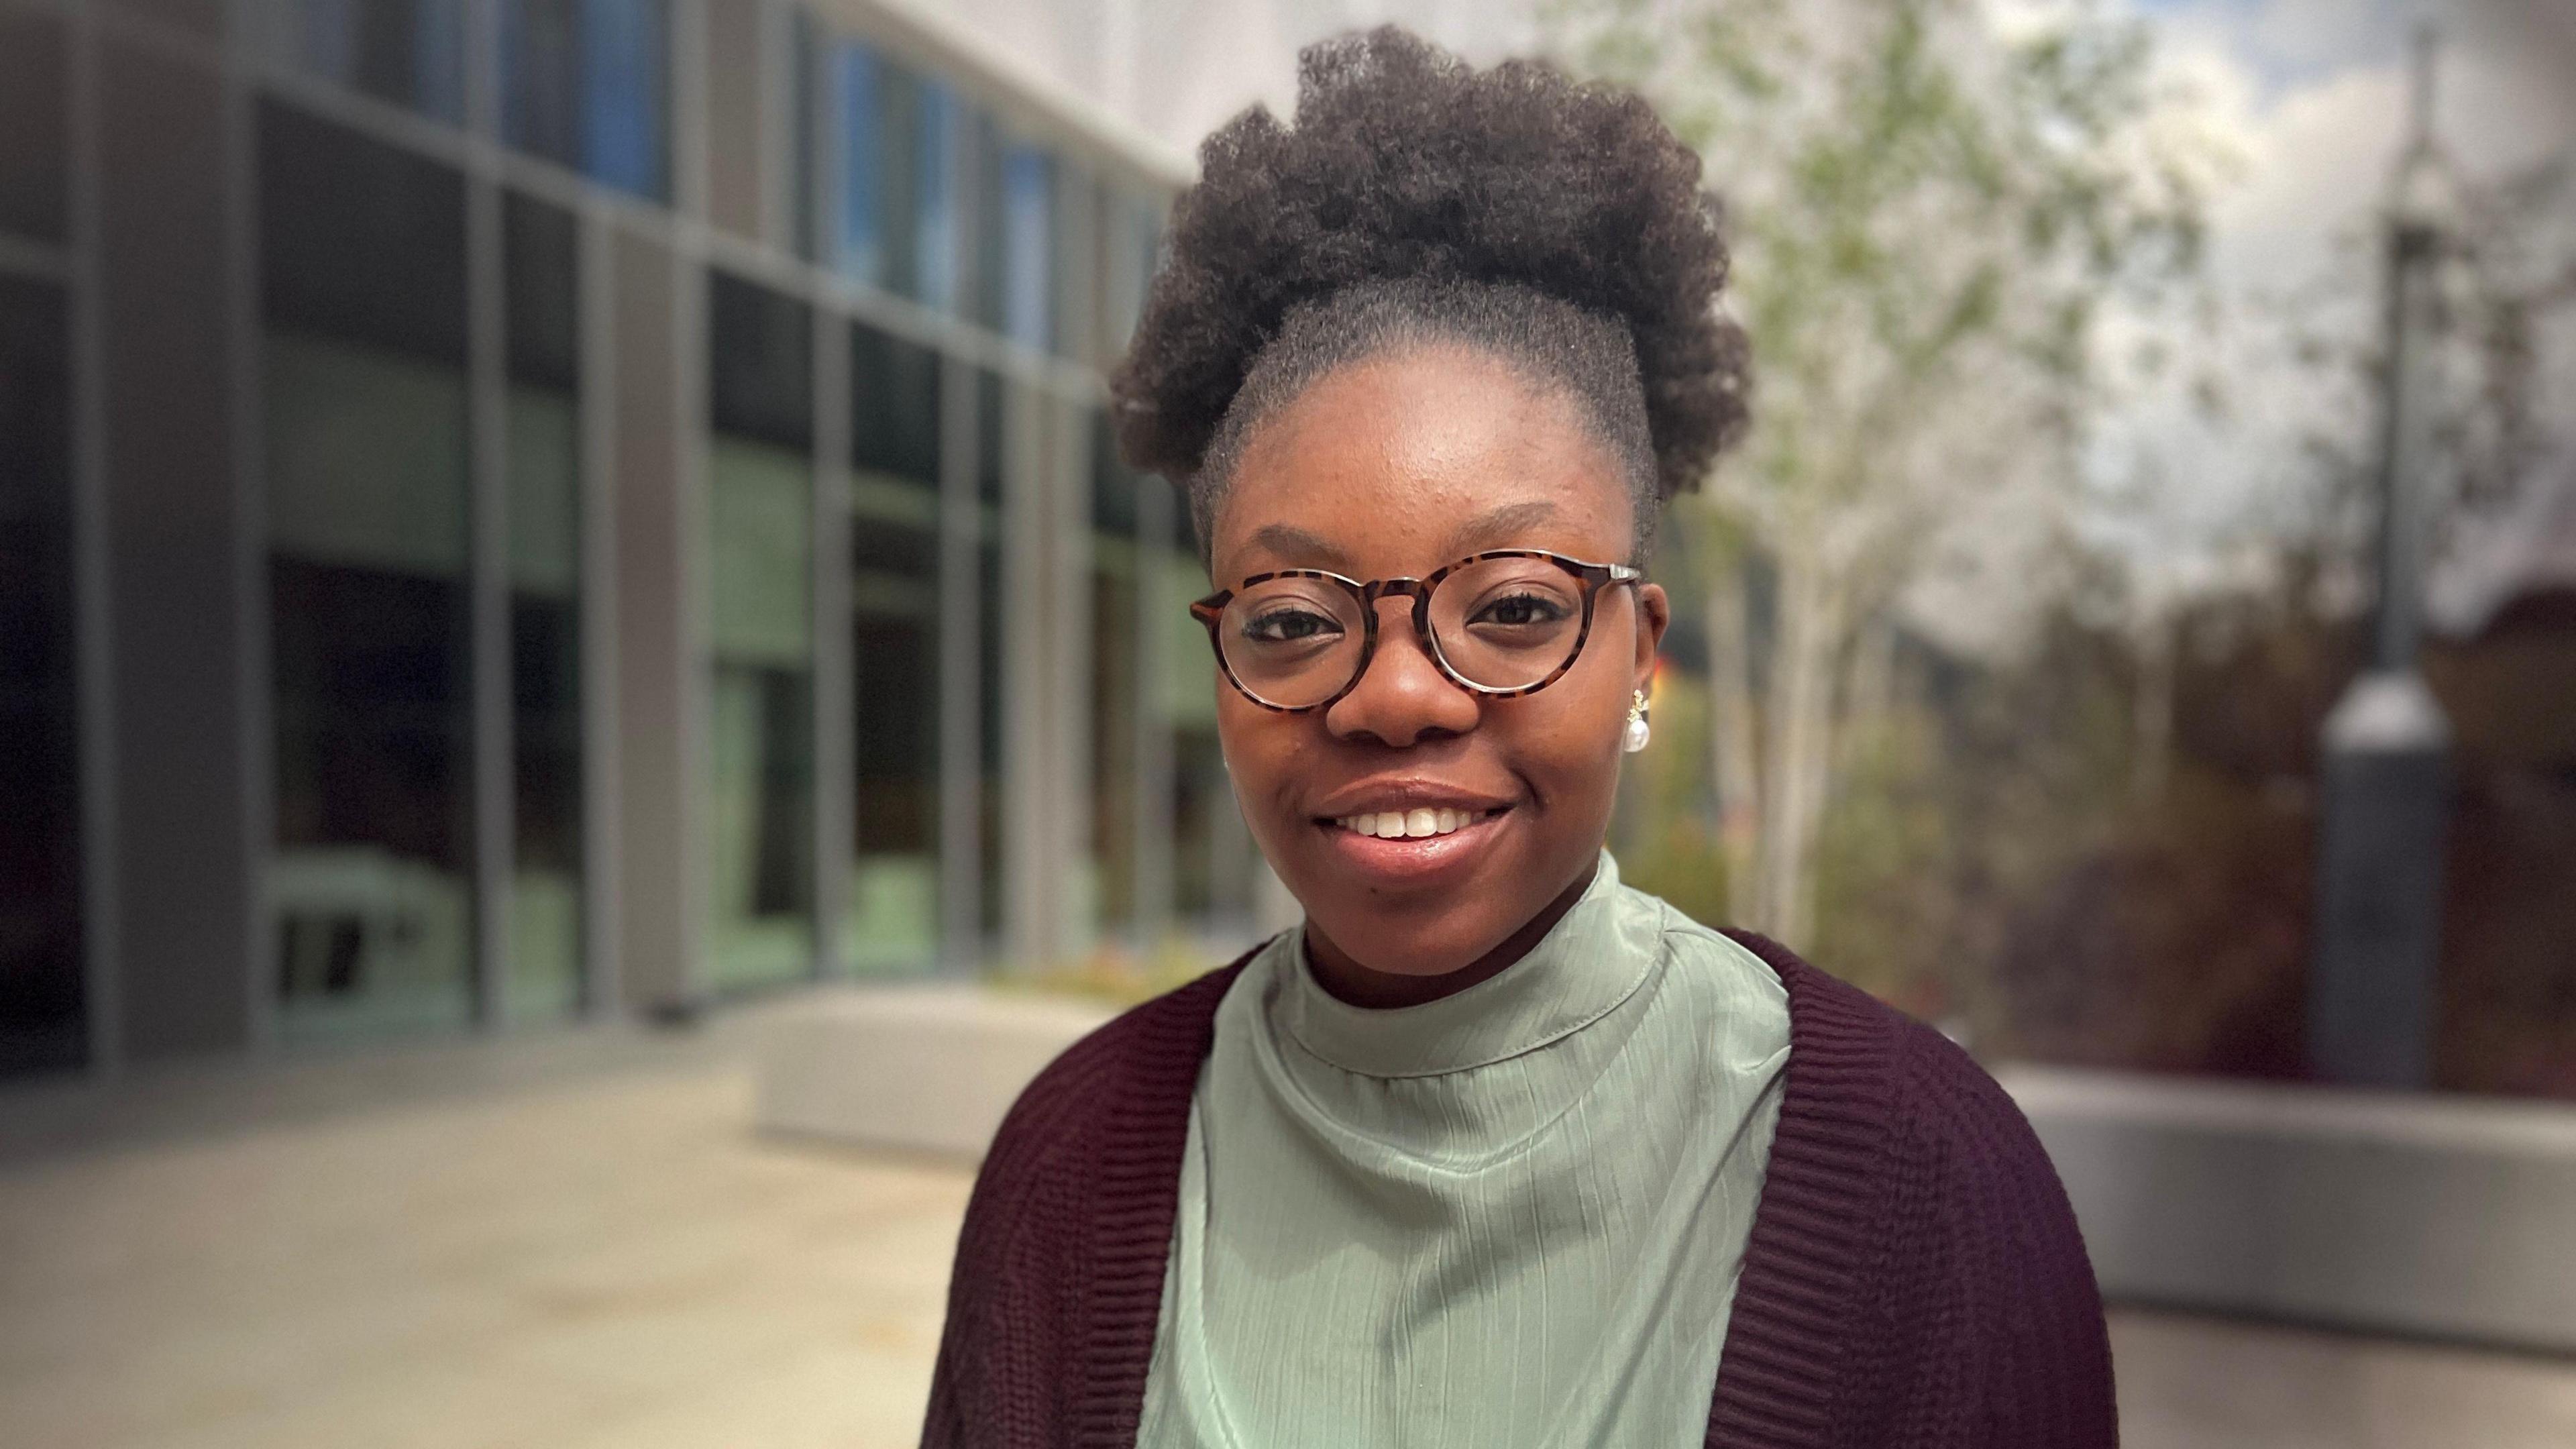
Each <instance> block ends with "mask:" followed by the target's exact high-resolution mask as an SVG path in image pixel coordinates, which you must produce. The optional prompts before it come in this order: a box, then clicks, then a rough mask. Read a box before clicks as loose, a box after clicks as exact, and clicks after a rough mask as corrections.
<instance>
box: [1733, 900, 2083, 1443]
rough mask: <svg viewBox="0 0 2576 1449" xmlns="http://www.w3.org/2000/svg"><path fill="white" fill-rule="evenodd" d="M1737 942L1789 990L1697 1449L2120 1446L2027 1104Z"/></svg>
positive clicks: (1768, 954)
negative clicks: (1753, 1209) (1767, 1147)
mask: <svg viewBox="0 0 2576 1449" xmlns="http://www.w3.org/2000/svg"><path fill="white" fill-rule="evenodd" d="M1737 939H1739V940H1741V941H1742V942H1743V943H1744V944H1746V945H1747V946H1750V947H1752V948H1753V949H1754V950H1755V951H1756V952H1757V953H1758V954H1761V955H1762V956H1763V957H1764V959H1766V960H1768V961H1769V962H1770V963H1771V965H1772V967H1773V969H1775V970H1777V971H1779V973H1780V975H1781V980H1782V983H1783V984H1784V985H1786V986H1787V987H1788V988H1789V993H1790V1003H1791V1006H1790V1013H1791V1014H1790V1020H1791V1039H1790V1057H1789V1070H1788V1078H1789V1079H1788V1084H1787V1088H1786V1091H1785V1093H1784V1098H1783V1105H1782V1108H1781V1122H1780V1128H1779V1135H1778V1138H1777V1140H1776V1143H1775V1146H1774V1148H1773V1153H1772V1163H1771V1178H1770V1181H1769V1183H1768V1184H1767V1185H1766V1187H1765V1189H1764V1195H1763V1202H1762V1208H1761V1210H1760V1212H1759V1213H1758V1214H1757V1215H1756V1218H1755V1221H1754V1228H1753V1237H1752V1242H1751V1244H1750V1246H1749V1247H1748V1249H1747V1252H1746V1258H1745V1269H1744V1274H1743V1277H1742V1279H1741V1280H1740V1282H1739V1285H1738V1288H1737V1295H1736V1307H1735V1316H1734V1318H1733V1320H1732V1322H1731V1324H1730V1326H1729V1331H1728V1338H1727V1345H1726V1353H1725V1358H1724V1360H1723V1366H1722V1368H1721V1369H1720V1371H1719V1378H1718V1386H1717V1392H1716V1395H1715V1401H1714V1403H1713V1404H1712V1412H1711V1416H1710V1425H1709V1438H1708V1442H1709V1443H1710V1444H1711V1445H1712V1446H1717V1445H1724V1446H1728V1449H1771V1446H1779V1449H1787V1446H1792V1445H1796V1446H1816V1445H1847V1446H1852V1449H1861V1446H1868V1449H1972V1446H1973V1449H2101V1446H2110V1445H2114V1444H2116V1443H2117V1442H2118V1437H2119V1431H2118V1424H2117V1414H2116V1409H2115V1405H2114V1401H2113V1395H2112V1380H2111V1358H2110V1341H2109V1336H2108V1333H2107V1331H2106V1329H2105V1327H2104V1324H2103V1318H2102V1303H2101V1298H2100V1296H2099V1293H2098V1292H2097V1290H2096V1288H2095V1286H2094V1280H2093V1270H2092V1265H2091V1263H2090V1261H2089V1260H2088V1259H2087V1257H2086V1256H2085V1252H2084V1243H2083V1239H2082V1237H2081V1236H2080V1235H2079V1234H2078V1232H2077V1230H2076V1226H2075V1216H2074V1212H2073V1210H2072V1208H2071V1207H2070V1206H2069V1205H2068V1203H2067V1200H2066V1194H2065V1191H2064V1189H2063V1188H2062V1187H2061V1186H2060V1185H2059V1183H2058V1180H2057V1174H2056V1172H2055V1170H2054V1169H2053V1168H2052V1167H2051V1166H2050V1165H2049V1161H2048V1157H2047V1154H2046V1152H2045V1151H2043V1150H2042V1148H2041V1147H2040V1145H2039V1139H2038V1137H2037V1136H2036V1135H2035V1134H2033V1133H2032V1131H2031V1129H2030V1125H2029V1123H2028V1122H2027V1121H2026V1120H2025V1119H2024V1118H2023V1116H2022V1114H2021V1111H2020V1109H2019V1108H2018V1107H2016V1106H2015V1105H2014V1104H2013V1102H2012V1099H2011V1098H2010V1097H2008V1096H2007V1095H2005V1093H2004V1091H2003V1089H2002V1088H2001V1087H1998V1086H1997V1085H1995V1082H1994V1080H1993V1079H1992V1078H1991V1077H1989V1076H1987V1075H1986V1073H1985V1072H1984V1070H1983V1069H1981V1068H1979V1067H1978V1066H1977V1064H1976V1063H1975V1062H1974V1061H1972V1060H1970V1059H1969V1057H1968V1055H1967V1054H1966V1053H1965V1052H1963V1051H1961V1050H1959V1048H1958V1047H1957V1046H1955V1045H1953V1044H1952V1043H1951V1042H1950V1041H1949V1040H1947V1039H1946V1038H1944V1037H1943V1036H1941V1034H1940V1033H1938V1032H1935V1031H1933V1030H1932V1029H1931V1028H1929V1027H1926V1026H1924V1025H1922V1024H1921V1023H1919V1022H1915V1021H1912V1020H1910V1019H1908V1018H1906V1017H1904V1016H1902V1015H1901V1014H1899V1013H1897V1012H1895V1011H1892V1010H1890V1009H1889V1008H1888V1007H1886V1006H1884V1005H1882V1004H1880V1003H1878V1002H1877V1001H1874V1000H1872V999H1871V998H1869V997H1868V996H1866V995H1864V994H1863V993H1861V992H1859V991H1856V990H1854V989H1853V988H1851V987H1849V986H1846V985H1844V984H1842V983H1841V982H1838V981H1835V980H1834V979H1833V978H1831V977H1829V976H1826V975H1824V974H1823V973H1822V972H1819V971H1817V970H1815V969H1814V968H1813V967H1810V966H1808V965H1806V964H1805V963H1804V962H1802V961H1799V960H1798V959H1797V958H1796V957H1795V956H1793V955H1791V954H1790V953H1788V952H1787V951H1786V950H1784V949H1783V948H1781V947H1780V946H1779V945H1778V944H1777V943H1775V942H1771V941H1768V940H1765V939H1763V938H1761V937H1757V936H1739V937H1738V938H1737Z"/></svg>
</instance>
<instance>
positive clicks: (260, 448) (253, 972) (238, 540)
mask: <svg viewBox="0 0 2576 1449" xmlns="http://www.w3.org/2000/svg"><path fill="white" fill-rule="evenodd" d="M230 9H231V25H230V27H229V31H228V35H229V39H228V41H227V43H226V45H225V47H224V49H223V51H222V56H223V107H224V147H225V152H226V159H227V160H228V162H229V163H230V164H229V165H227V166H226V168H225V169H226V171H227V173H228V175H227V177H226V181H227V184H226V186H225V188H224V233H225V234H224V249H225V263H226V266H227V268H228V270H229V271H230V273H231V278H230V280H231V286H230V288H229V298H228V300H229V301H230V303H231V306H230V307H229V308H228V309H227V310H228V315H227V316H226V319H225V320H226V322H227V324H228V330H229V333H230V336H229V339H228V341H229V349H228V350H229V352H230V355H231V364H232V373H233V377H232V384H233V385H232V404H233V408H232V417H231V419H230V421H231V426H232V432H233V436H232V440H231V441H232V467H233V507H234V513H233V519H234V524H233V527H234V537H233V544H234V555H233V562H234V569H235V594H234V598H235V605H236V614H235V628H236V632H237V635H238V647H239V650H240V654H239V657H238V660H237V662H238V665H239V669H238V673H237V674H236V677H235V691H236V694H235V699H236V708H237V709H238V710H239V711H240V719H241V722H242V732H241V737H242V742H243V748H242V752H241V762H240V782H241V784H240V788H241V790H242V800H243V809H242V834H243V837H244V838H243V842H242V845H243V850H242V864H243V869H244V871H245V872H246V873H247V875H248V876H249V880H248V881H247V882H246V885H247V889H246V890H245V892H244V896H243V898H244V899H245V900H247V901H248V902H249V903H250V910H249V911H248V913H247V914H248V917H249V919H248V920H246V921H245V922H244V923H243V931H244V933H245V936H246V939H245V942H244V949H245V950H246V952H247V953H248V954H247V959H248V961H249V963H250V969H249V970H248V971H247V972H246V973H244V975H245V976H246V978H247V979H246V981H245V982H244V990H245V994H246V995H247V997H248V998H249V1000H248V1003H247V1006H248V1020H247V1033H246V1035H247V1036H248V1038H249V1045H250V1048H251V1050H253V1051H254V1052H256V1051H262V1050H271V1049H274V1048H275V1046H276V1044H277V1034H278V1014H279V1003H278V1000H277V997H276V994H275V992H274V991H273V990H272V989H271V988H272V986H273V982H272V981H271V978H270V970H271V968H272V967H273V966H274V965H275V964H276V961H277V934H278V933H277V914H276V912H275V910H274V909H272V907H271V904H270V900H269V889H268V880H269V874H270V868H271V866H272V865H273V864H274V862H275V858H276V853H277V758H276V756H277V732H276V728H275V721H276V709H277V701H276V697H275V691H276V679H275V660H274V657H273V656H274V650H273V649H272V647H271V641H270V631H271V629H272V628H273V621H274V617H275V603H274V601H273V600H272V599H271V597H270V592H269V568H268V562H269V560H268V555H269V548H268V471H267V469H268V456H267V438H266V432H265V424H266V401H267V399H266V387H265V381H266V379H265V348H264V346H263V343H264V340H265V339H264V335H263V325H262V324H263V316H264V311H265V308H264V302H263V294H262V289H261V284H260V265H259V263H260V218H259V184H260V173H259V95H260V90H259V75H260V55H259V52H258V50H257V48H256V47H257V41H256V37H257V34H258V26H257V23H256V22H257V16H256V13H255V10H256V0H232V3H231V7H230Z"/></svg>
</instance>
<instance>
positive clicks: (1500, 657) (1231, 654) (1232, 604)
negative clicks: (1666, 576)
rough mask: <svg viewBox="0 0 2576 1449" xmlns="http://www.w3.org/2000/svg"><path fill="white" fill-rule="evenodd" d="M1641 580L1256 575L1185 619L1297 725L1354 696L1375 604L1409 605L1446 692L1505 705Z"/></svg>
mask: <svg viewBox="0 0 2576 1449" xmlns="http://www.w3.org/2000/svg"><path fill="white" fill-rule="evenodd" d="M1643 577H1645V575H1644V574H1643V573H1642V572H1641V571H1640V570H1638V569H1634V568H1631V567H1629V566H1628V565H1626V564H1598V563H1585V562H1583V561H1582V560H1580V559H1571V558H1567V557H1565V556H1564V555H1562V554H1553V553H1545V552H1542V551H1540V550H1537V549H1529V548H1503V549H1494V550H1492V551H1490V552H1486V553H1479V554H1472V555H1470V556H1468V557H1466V558H1462V559H1460V560H1458V561H1457V562H1456V563H1453V564H1450V565H1449V566H1447V567H1446V568H1443V569H1441V570H1439V571H1438V572H1436V573H1434V574H1432V575H1431V576H1430V577H1429V578H1424V579H1403V578H1397V579H1374V580H1371V581H1370V582H1368V583H1361V582H1360V581H1359V580H1357V579H1346V578H1344V577H1342V576H1341V575H1340V574H1335V573H1326V572H1325V571H1324V570H1322V569H1280V570H1278V571H1277V572H1275V573H1266V574H1254V575H1253V576H1252V577H1250V578H1248V579H1245V580H1244V581H1243V582H1242V583H1239V584H1237V585H1235V586H1234V587H1233V588H1230V589H1223V590H1220V591H1218V592H1216V593H1213V594H1210V595H1208V596H1207V597H1206V598H1204V599H1201V600H1199V601H1198V602H1197V603H1195V604H1192V605H1190V612H1191V613H1192V614H1194V615H1196V616H1197V617H1198V619H1199V621H1200V622H1201V623H1204V624H1206V625H1207V629H1208V642H1209V643H1210V644H1212V645H1214V646H1216V659H1217V666H1218V667H1219V668H1221V669H1223V670H1224V671H1225V677H1226V679H1227V680H1228V681H1229V682H1231V683H1232V684H1233V685H1234V687H1235V688H1236V689H1237V690H1239V691H1241V692H1242V694H1243V697H1244V698H1246V699H1249V700H1251V701H1252V702H1253V703H1254V704H1257V705H1260V706H1261V707H1262V708H1264V709H1275V710H1278V711H1281V712H1282V713H1286V714H1297V713H1301V712H1303V711H1306V710H1310V709H1322V708H1324V707H1325V706H1327V705H1329V704H1331V703H1333V702H1334V701H1335V700H1338V699H1340V698H1341V697H1342V696H1343V695H1345V694H1348V693H1350V692H1351V688H1352V686H1354V685H1356V684H1358V683H1359V681H1360V676H1361V675H1362V674H1364V673H1366V672H1367V670H1368V665H1369V660H1370V658H1372V657H1373V656H1374V655H1375V654H1376V653H1377V601H1378V600H1380V599H1383V598H1388V597H1392V596H1398V595H1401V596H1406V597H1410V598H1411V599H1412V600H1413V632H1414V636H1415V637H1416V638H1417V639H1419V640H1420V641H1421V642H1422V652H1423V653H1425V654H1426V655H1429V656H1430V658H1431V662H1432V663H1433V664H1435V665H1437V666H1438V667H1439V669H1440V672H1441V673H1442V674H1444V675H1447V676H1448V678H1449V680H1450V682H1451V683H1453V684H1456V685H1457V686H1458V687H1459V688H1461V689H1465V690H1469V691H1471V692H1473V693H1476V694H1481V695H1485V696H1487V697H1488V698H1496V699H1503V698H1510V697H1512V696H1514V695H1523V694H1533V693H1536V692H1537V691H1539V690H1541V689H1544V688H1546V687H1547V686H1548V685H1551V684H1553V683H1555V682H1556V681H1557V680H1558V679H1560V678H1562V677H1563V676H1564V674H1565V671H1567V670H1568V669H1571V668H1573V667H1574V661H1575V657H1576V656H1577V655H1580V654H1581V653H1582V652H1583V641H1584V640H1586V639H1588V638H1590V637H1591V636H1592V602H1593V600H1594V599H1595V598H1597V597H1599V595H1600V593H1601V590H1602V589H1604V588H1606V587H1608V586H1610V585H1612V584H1633V583H1636V582H1637V581H1638V580H1640V579H1642V578H1643Z"/></svg>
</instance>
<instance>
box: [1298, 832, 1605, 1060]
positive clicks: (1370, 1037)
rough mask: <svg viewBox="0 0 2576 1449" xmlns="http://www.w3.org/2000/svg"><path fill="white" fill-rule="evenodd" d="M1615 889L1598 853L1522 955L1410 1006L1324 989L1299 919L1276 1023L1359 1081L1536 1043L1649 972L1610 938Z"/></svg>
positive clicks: (1588, 1020) (1501, 1054)
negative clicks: (1366, 1002) (1586, 881)
mask: <svg viewBox="0 0 2576 1449" xmlns="http://www.w3.org/2000/svg"><path fill="white" fill-rule="evenodd" d="M1618 896H1619V867H1618V864H1617V862H1615V861H1613V860H1612V859H1611V858H1610V852H1609V851H1607V850H1604V851H1602V852H1601V858H1600V860H1599V862H1598V864H1597V865H1596V866H1595V868H1594V870H1593V873H1592V883H1591V884H1590V885H1588V886H1586V887H1585V888H1584V891H1583V894H1582V895H1581V896H1580V897H1579V898H1577V899H1576V901H1575V903H1574V905H1573V906H1572V907H1571V908H1569V909H1568V910H1567V911H1566V913H1565V914H1564V915H1563V916H1562V917H1560V918H1559V919H1558V920H1557V922H1556V924H1555V925H1553V926H1550V927H1549V928H1548V930H1547V934H1546V935H1544V936H1541V937H1540V938H1539V939H1538V943H1537V944H1536V945H1534V946H1532V947H1530V949H1529V953H1528V954H1527V955H1524V956H1523V957H1521V959H1519V960H1518V961H1515V962H1513V963H1512V964H1511V965H1509V966H1506V967H1504V968H1503V969H1502V970H1501V971H1498V972H1496V973H1495V974H1493V975H1492V976H1489V977H1487V978H1486V979H1484V980H1482V981H1479V982H1477V983H1476V984H1475V985H1473V986H1470V987H1468V988H1467V989H1465V990H1463V991H1458V992H1453V993H1451V994H1450V995H1447V996H1444V997H1441V998H1440V999H1439V1000H1437V1001H1426V1002H1423V1003H1422V1004H1420V1005H1418V1006H1398V1007H1367V1006H1353V1005H1351V1004H1350V1003H1349V1002H1346V1001H1343V1000H1341V999H1339V998H1337V997H1335V996H1334V995H1333V994H1332V993H1331V992H1329V991H1326V990H1325V989H1324V987H1323V985H1322V983H1320V982H1318V981H1317V980H1316V979H1315V974H1314V968H1313V966H1312V965H1311V964H1310V963H1309V962H1308V960H1307V956H1306V928H1305V925H1304V924H1303V923H1302V922H1301V923H1299V924H1298V925H1297V926H1296V927H1295V928H1293V929H1292V930H1291V931H1290V932H1289V933H1288V936H1287V938H1286V939H1285V940H1284V941H1283V943H1282V945H1283V946H1284V948H1285V949H1284V951H1283V959H1281V960H1280V962H1279V965H1278V967H1277V979H1278V984H1279V997H1278V1002H1277V1006H1276V1008H1275V1009H1276V1012H1277V1016H1276V1018H1275V1020H1276V1023H1277V1025H1278V1028H1279V1029H1280V1030H1281V1031H1283V1032H1284V1033H1286V1034H1287V1035H1288V1036H1289V1037H1291V1038H1293V1039H1294V1040H1295V1041H1296V1042H1297V1044H1298V1045H1300V1046H1302V1047H1304V1048H1305V1049H1306V1050H1307V1051H1308V1052H1310V1053H1312V1054H1313V1055H1314V1056H1316V1057H1317V1058H1318V1059H1320V1060H1322V1061H1324V1062H1327V1063H1329V1064H1331V1065H1333V1066H1336V1067H1340V1068H1341V1069H1342V1070H1344V1071H1349V1072H1357V1073H1359V1074H1361V1075H1363V1076H1370V1077H1428V1076H1438V1075H1441V1074H1443V1073H1448V1072H1463V1071H1469V1070H1472V1069H1474V1068H1476V1067H1482V1066H1490V1065H1492V1064H1493V1063H1495V1062H1499V1061H1503V1060H1505V1059H1507V1058H1510V1057H1516V1056H1519V1055H1521V1054H1523V1053H1525V1052H1533V1051H1537V1050H1538V1049H1539V1048H1541V1047H1544V1046H1547V1045H1548V1044H1549V1043H1551V1042H1555V1041H1559V1040H1562V1039H1563V1038H1565V1037H1567V1036H1570V1035H1572V1034H1573V1033H1575V1032H1577V1031H1580V1030H1582V1029H1583V1028H1584V1027H1586V1026H1589V1025H1591V1024H1592V1023H1593V1022H1596V1021H1599V1020H1600V1019H1601V1018H1603V1017H1604V1016H1607V1015H1609V1014H1610V1013H1611V1012H1612V1011H1614V1010H1616V1009H1617V1008H1618V1006H1619V1004H1620V1003H1621V1002H1623V1001H1626V1000H1627V999H1628V998H1629V997H1630V996H1631V995H1633V994H1635V992H1636V990H1637V988H1638V986H1639V985H1641V984H1642V983H1643V982H1644V981H1645V979H1646V975H1647V973H1648V972H1649V971H1650V970H1651V969H1652V968H1653V966H1654V963H1655V954H1654V952H1653V951H1652V950H1651V949H1649V950H1629V949H1626V947H1627V946H1628V945H1629V944H1630V943H1627V942H1625V941H1623V940H1622V939H1621V936H1622V932H1621V930H1620V926H1621V922H1620V919H1619V915H1618V912H1617V910H1616V909H1615V907H1616V904H1617V900H1618Z"/></svg>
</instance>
